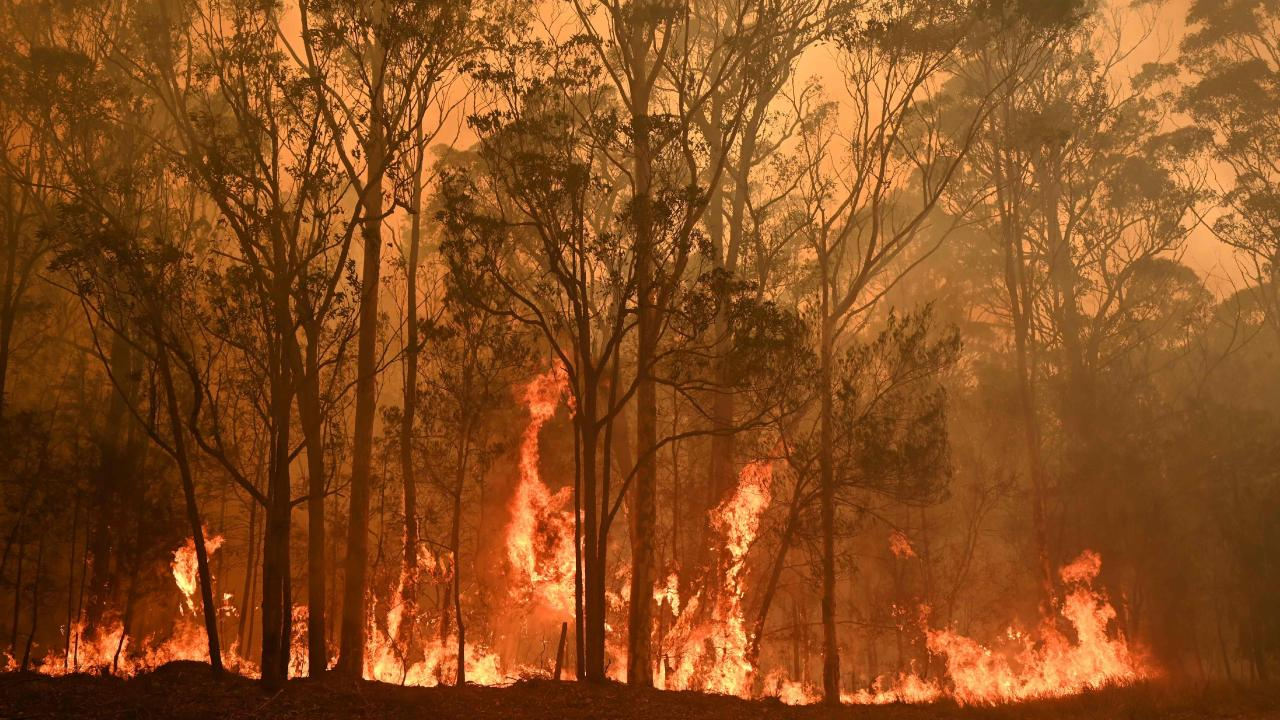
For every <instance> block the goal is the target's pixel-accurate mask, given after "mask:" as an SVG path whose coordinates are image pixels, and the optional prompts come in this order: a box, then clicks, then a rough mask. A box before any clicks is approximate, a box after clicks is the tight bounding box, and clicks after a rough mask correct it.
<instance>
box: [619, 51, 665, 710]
mask: <svg viewBox="0 0 1280 720" xmlns="http://www.w3.org/2000/svg"><path fill="white" fill-rule="evenodd" d="M641 74H642V75H643V73H641ZM632 102H633V103H634V107H635V108H636V109H637V111H636V112H635V113H634V114H633V116H632V127H633V132H634V133H635V140H634V142H635V176H634V182H635V196H634V198H633V201H632V202H633V205H634V207H633V210H632V211H633V213H634V215H635V226H636V239H635V247H636V249H635V253H636V292H637V303H638V306H639V307H638V310H639V317H638V322H637V332H638V342H637V344H636V469H635V479H634V487H633V493H634V495H633V496H632V504H631V513H632V534H631V604H630V608H629V609H630V615H629V617H628V623H627V684H629V685H639V686H652V685H653V661H652V657H651V648H650V636H651V634H652V631H653V592H652V588H653V585H654V574H655V573H654V552H653V539H654V535H655V533H656V531H657V530H656V526H657V521H658V509H657V494H658V488H657V485H658V473H657V470H658V468H657V453H656V448H657V444H658V398H657V386H656V383H655V382H654V377H653V372H654V355H655V353H656V352H657V345H658V342H657V341H658V323H659V318H658V308H657V302H656V300H657V298H656V294H657V282H656V281H657V278H656V272H657V268H656V263H655V258H654V254H655V251H656V249H655V248H654V237H653V235H654V232H653V226H652V225H653V218H652V217H651V214H652V208H651V207H650V205H651V203H652V198H651V193H652V162H653V158H652V149H651V147H650V137H649V133H650V129H649V123H650V118H649V116H648V106H649V100H648V88H647V87H645V86H644V85H643V84H640V83H636V84H633V86H632ZM606 500H607V498H606Z"/></svg>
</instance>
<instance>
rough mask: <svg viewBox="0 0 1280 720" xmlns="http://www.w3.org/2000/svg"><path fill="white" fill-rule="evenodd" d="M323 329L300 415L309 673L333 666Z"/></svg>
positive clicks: (307, 372) (313, 332) (310, 352)
mask: <svg viewBox="0 0 1280 720" xmlns="http://www.w3.org/2000/svg"><path fill="white" fill-rule="evenodd" d="M319 336H320V329H319V328H318V327H316V326H315V324H314V323H313V324H312V325H310V326H308V328H307V349H306V360H305V368H304V370H303V381H302V387H301V389H300V390H301V391H300V392H299V393H298V416H299V419H300V420H301V421H302V422H301V425H302V433H303V436H304V437H303V439H304V441H305V442H306V445H307V674H308V675H309V676H311V677H316V676H317V675H320V674H321V673H323V672H324V671H325V670H327V669H328V667H329V647H328V644H327V641H326V639H325V508H324V495H325V481H326V480H327V479H328V471H327V470H326V464H325V444H324V413H323V411H322V410H321V407H320V362H319V357H318V352H319V351H318V347H319V342H320V337H319Z"/></svg>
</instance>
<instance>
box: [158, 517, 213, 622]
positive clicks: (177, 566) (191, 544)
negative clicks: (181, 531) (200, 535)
mask: <svg viewBox="0 0 1280 720" xmlns="http://www.w3.org/2000/svg"><path fill="white" fill-rule="evenodd" d="M220 547H222V536H221V535H210V534H209V533H208V531H205V537H204V551H205V554H206V555H213V554H214V553H215V552H217V550H218V548H220ZM170 567H171V568H173V581H174V582H175V583H177V584H178V589H179V590H181V591H182V594H183V596H185V597H186V605H187V612H195V610H196V591H197V590H199V589H200V571H199V567H198V564H197V561H196V541H195V538H187V541H186V542H185V543H184V544H183V545H182V547H180V548H178V549H177V550H174V551H173V562H172V563H171V564H170Z"/></svg>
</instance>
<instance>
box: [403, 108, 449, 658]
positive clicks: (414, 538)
mask: <svg viewBox="0 0 1280 720" xmlns="http://www.w3.org/2000/svg"><path fill="white" fill-rule="evenodd" d="M417 142H418V146H419V147H418V151H419V153H420V154H421V153H425V152H426V149H425V148H423V147H421V145H422V133H421V130H419V131H418V136H417ZM422 164H423V162H422V158H421V155H420V156H419V158H418V161H417V163H416V165H415V167H414V176H413V194H412V195H411V197H410V206H409V215H410V219H411V220H410V221H411V226H410V229H409V258H408V264H407V265H406V267H405V296H406V300H405V337H406V341H405V348H404V410H403V412H402V413H401V416H400V477H401V481H402V483H403V491H402V493H401V494H402V496H403V499H404V551H403V554H402V557H403V559H404V563H403V565H402V567H401V570H400V577H401V578H402V582H401V590H402V592H401V597H400V602H401V604H402V608H403V610H402V612H401V615H400V628H399V630H400V632H399V637H398V638H396V640H397V642H398V643H399V644H400V646H401V647H404V648H409V647H410V646H411V645H412V643H413V638H414V626H415V625H416V624H417V619H418V515H417V513H418V502H417V496H418V491H417V481H416V473H415V472H414V466H413V421H414V417H415V415H416V413H417V408H418V253H419V250H420V249H421V246H422ZM455 502H457V501H455ZM453 572H454V575H455V576H456V575H457V573H458V565H457V556H456V555H455V556H454V569H453ZM455 604H456V603H455ZM458 629H459V633H461V629H462V618H461V617H459V618H458ZM458 669H459V672H460V673H461V671H462V661H461V659H459V661H458ZM459 677H461V675H459ZM460 682H461V681H460Z"/></svg>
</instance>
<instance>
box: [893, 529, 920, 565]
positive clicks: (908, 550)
mask: <svg viewBox="0 0 1280 720" xmlns="http://www.w3.org/2000/svg"><path fill="white" fill-rule="evenodd" d="M889 551H890V552H892V553H893V556H894V557H896V558H898V559H899V560H910V559H911V558H914V557H915V556H916V550H915V548H913V547H911V540H909V539H908V538H907V536H906V535H904V534H903V532H902V531H901V530H894V531H893V532H891V533H889Z"/></svg>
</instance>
